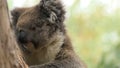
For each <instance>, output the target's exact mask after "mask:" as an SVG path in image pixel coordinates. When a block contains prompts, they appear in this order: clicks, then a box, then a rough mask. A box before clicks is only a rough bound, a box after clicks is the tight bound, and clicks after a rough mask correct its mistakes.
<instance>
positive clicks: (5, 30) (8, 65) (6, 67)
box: [0, 0, 28, 68]
mask: <svg viewBox="0 0 120 68" xmlns="http://www.w3.org/2000/svg"><path fill="white" fill-rule="evenodd" d="M0 68H28V66H27V65H26V64H25V62H24V61H23V59H22V58H21V53H20V50H19V48H18V45H17V43H16V40H15V38H14V33H13V31H12V29H11V27H10V20H9V15H8V6H7V1H6V0H0Z"/></svg>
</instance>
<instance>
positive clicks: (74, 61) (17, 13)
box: [11, 0, 86, 68]
mask: <svg viewBox="0 0 120 68" xmlns="http://www.w3.org/2000/svg"><path fill="white" fill-rule="evenodd" d="M11 15H12V28H13V30H14V32H15V35H16V40H17V42H18V45H19V47H20V50H21V53H22V56H23V59H24V60H25V62H26V63H27V64H28V65H29V68H86V66H85V65H84V63H83V62H82V61H81V60H80V59H79V57H78V56H77V55H76V53H75V51H74V49H73V47H72V44H71V41H70V39H69V37H68V35H67V32H66V29H65V25H64V20H65V10H64V7H63V5H62V3H61V1H60V0H41V1H40V3H39V4H37V5H35V6H33V7H24V8H15V9H14V10H12V11H11Z"/></svg>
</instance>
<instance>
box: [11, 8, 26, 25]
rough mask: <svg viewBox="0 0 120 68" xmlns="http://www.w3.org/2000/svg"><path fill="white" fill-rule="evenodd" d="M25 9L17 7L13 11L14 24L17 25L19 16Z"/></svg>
mask: <svg viewBox="0 0 120 68" xmlns="http://www.w3.org/2000/svg"><path fill="white" fill-rule="evenodd" d="M24 11H25V8H15V9H14V10H12V11H11V15H12V26H13V27H15V26H16V24H17V21H18V18H19V16H20V15H21V14H22V13H23V12H24Z"/></svg>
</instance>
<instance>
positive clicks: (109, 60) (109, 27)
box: [8, 0, 120, 68]
mask: <svg viewBox="0 0 120 68" xmlns="http://www.w3.org/2000/svg"><path fill="white" fill-rule="evenodd" d="M28 1H29V0H26V2H28ZM32 1H34V2H36V0H32ZM38 1H39V0H37V2H38ZM82 1H86V2H85V3H82ZM87 1H89V2H90V3H89V5H88V6H87V7H85V8H83V7H81V5H82V4H85V5H86V3H87ZM101 1H102V0H74V3H73V5H72V6H70V7H69V8H67V14H66V15H67V20H66V22H65V24H66V26H67V30H68V34H69V35H70V37H71V40H72V43H73V45H74V48H75V51H76V53H77V54H78V55H79V56H80V57H81V59H82V60H83V61H85V63H86V64H87V66H88V68H120V54H119V53H120V39H119V38H120V6H116V7H115V9H112V10H110V9H111V8H112V7H113V6H114V4H113V3H114V1H116V2H117V1H118V2H120V1H119V0H105V2H109V3H108V4H110V7H111V8H108V7H107V4H103V3H102V2H101ZM8 2H9V7H10V8H12V6H13V4H14V3H13V0H8ZM26 2H25V5H27V4H26ZM103 2H104V0H103ZM108 10H109V11H110V12H108ZM113 10H114V11H113Z"/></svg>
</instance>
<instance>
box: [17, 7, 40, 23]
mask: <svg viewBox="0 0 120 68" xmlns="http://www.w3.org/2000/svg"><path fill="white" fill-rule="evenodd" d="M36 21H38V11H37V10H35V8H30V9H28V10H26V11H25V12H23V13H22V14H21V16H20V17H19V19H18V22H17V25H24V24H29V23H32V22H36Z"/></svg>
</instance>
